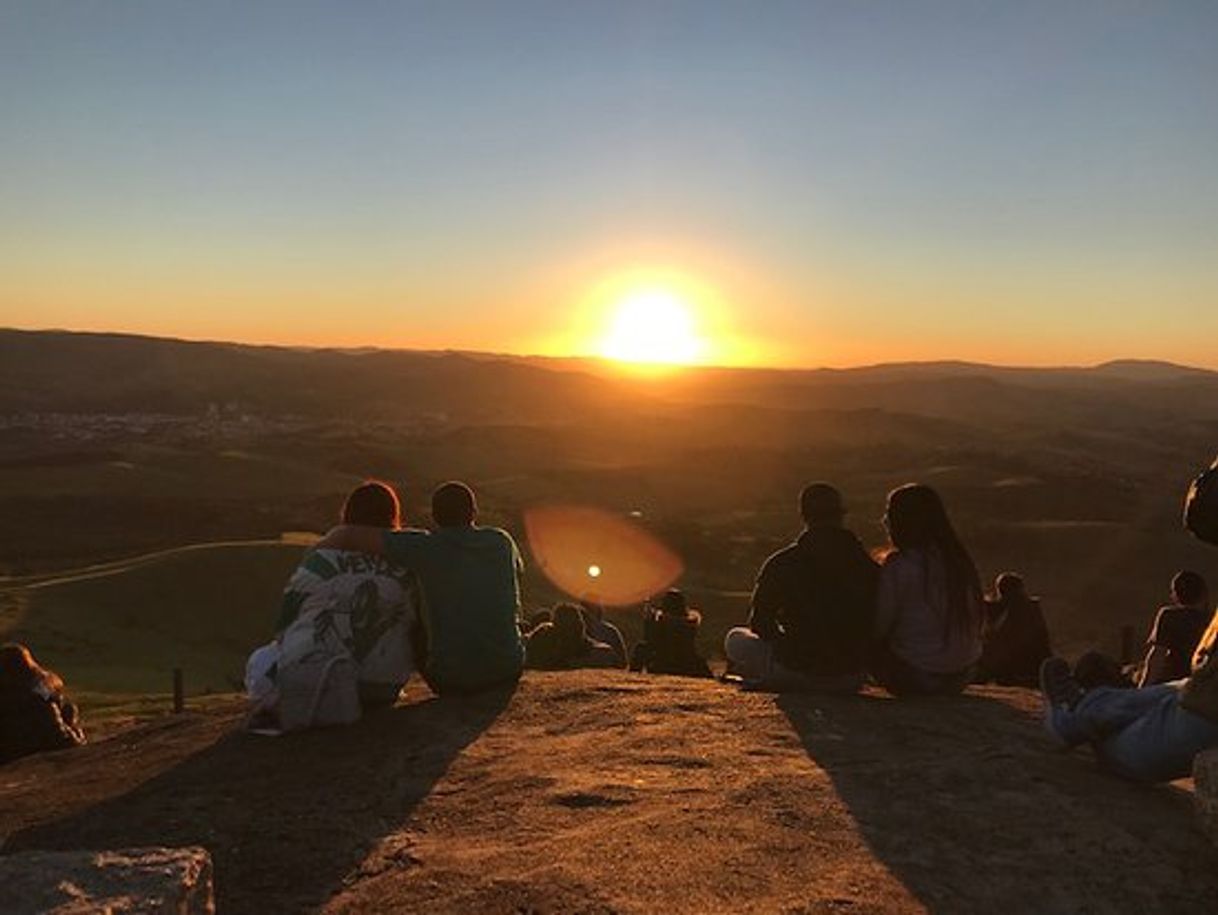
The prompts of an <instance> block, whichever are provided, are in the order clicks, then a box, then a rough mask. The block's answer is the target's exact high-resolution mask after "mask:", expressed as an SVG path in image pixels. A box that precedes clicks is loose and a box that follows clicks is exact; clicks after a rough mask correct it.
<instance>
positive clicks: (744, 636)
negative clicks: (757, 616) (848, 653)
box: [723, 626, 863, 692]
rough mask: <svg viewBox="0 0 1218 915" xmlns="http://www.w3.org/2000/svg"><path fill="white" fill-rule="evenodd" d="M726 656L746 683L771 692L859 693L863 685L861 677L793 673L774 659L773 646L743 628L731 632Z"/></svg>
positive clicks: (854, 675)
mask: <svg viewBox="0 0 1218 915" xmlns="http://www.w3.org/2000/svg"><path fill="white" fill-rule="evenodd" d="M723 653H724V654H725V655H726V656H727V659H728V661H729V662H730V663H731V665H732V668H733V669H734V670H735V671H736V673H738V674H740V676H741V677H742V678H743V679H745V680H748V681H753V682H755V683H760V684H762V685H763V686H765V687H768V688H771V689H776V690H827V691H832V692H857V691H858V689H859V688H860V687H861V686H862V685H863V677H862V674H861V673H849V674H836V675H825V676H815V675H811V674H805V673H803V672H801V671H798V670H791V669H790V668H789V667H786V666H785V665H784V664H782V663H781V662H780V661H778V660H777V659H776V658H775V657H774V643H773V642H767V641H766V640H765V639H763V638H762V637H761V636H759V635H758V634H757V633H755V632H754V631H753V630H752V629H747V628H745V627H743V626H737V627H736V628H734V629H730V630H728V633H727V636H726V637H725V638H724V639H723Z"/></svg>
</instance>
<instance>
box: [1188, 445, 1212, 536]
mask: <svg viewBox="0 0 1218 915" xmlns="http://www.w3.org/2000/svg"><path fill="white" fill-rule="evenodd" d="M1184 526H1185V527H1186V528H1188V530H1189V531H1191V532H1192V534H1193V536H1195V537H1196V538H1197V539H1198V540H1204V541H1205V542H1206V543H1212V544H1214V545H1215V546H1218V460H1215V461H1214V463H1213V464H1212V465H1211V466H1210V468H1209V470H1206V471H1204V472H1203V473H1201V475H1200V476H1198V477H1197V479H1195V480H1193V483H1192V485H1191V486H1190V487H1189V488H1188V495H1187V496H1185V498H1184Z"/></svg>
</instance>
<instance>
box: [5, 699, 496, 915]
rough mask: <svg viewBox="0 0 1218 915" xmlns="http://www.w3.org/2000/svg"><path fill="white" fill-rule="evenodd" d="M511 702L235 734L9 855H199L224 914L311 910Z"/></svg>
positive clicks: (56, 824) (474, 702) (37, 833)
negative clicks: (150, 851) (206, 857)
mask: <svg viewBox="0 0 1218 915" xmlns="http://www.w3.org/2000/svg"><path fill="white" fill-rule="evenodd" d="M513 693H514V688H510V689H506V690H503V691H497V692H492V693H486V694H482V695H479V696H472V697H461V698H428V699H425V700H423V701H419V702H415V703H412V704H407V705H399V706H396V707H394V708H392V709H386V710H384V711H379V712H375V713H373V714H370V715H367V716H365V717H364V718H363V719H361V720H360V721H359V722H357V723H355V724H353V725H351V726H349V727H345V728H331V729H325V730H317V731H307V732H303V733H299V734H293V735H290V736H287V737H282V738H278V739H273V738H266V737H259V736H254V735H250V734H247V733H244V732H239V731H236V732H231V733H228V734H226V735H224V736H222V737H221V738H220V739H219V740H217V741H216V742H215V743H213V744H212V745H210V746H208V747H207V748H206V749H204V750H202V751H200V752H198V753H196V754H194V755H193V756H190V757H188V758H187V759H185V760H183V761H181V762H180V763H178V764H177V765H175V766H173V767H172V768H170V769H167V770H165V771H164V772H162V773H160V774H159V775H156V776H155V777H153V778H152V779H150V780H149V781H147V782H145V783H143V784H141V785H139V786H138V787H136V788H134V789H133V790H131V791H129V792H127V793H126V794H123V795H120V796H118V797H114V798H110V799H108V800H105V801H102V802H100V803H98V804H95V805H94V806H91V807H89V808H86V809H84V810H82V811H79V812H76V813H73V814H70V815H68V816H66V817H63V818H61V819H58V820H54V821H50V822H45V823H41V824H38V825H36V826H32V827H29V828H26V829H23V830H21V831H20V832H18V833H16V834H15V835H13V836H11V837H10V838H9V841H8V842H7V843H6V844H5V848H4V851H5V853H8V852H13V851H18V850H24V849H112V848H130V847H138V846H184V845H200V846H203V847H204V848H206V849H207V850H208V851H209V852H210V853H211V855H212V859H213V862H214V867H215V890H216V904H217V910H218V911H220V912H225V913H244V912H248V913H262V912H290V911H307V910H315V909H317V908H318V907H320V906H321V905H322V904H323V903H324V902H325V901H326V900H327V899H329V898H330V897H331V896H332V895H333V894H334V892H335V891H336V890H337V889H339V888H340V887H341V886H342V884H343V881H344V878H345V877H347V876H348V875H349V874H351V873H352V872H353V871H354V870H355V869H357V868H358V867H359V865H360V864H361V862H363V861H364V859H365V858H366V857H367V855H368V853H369V851H370V850H371V849H372V848H373V846H374V845H375V844H376V843H377V841H378V840H380V839H382V838H383V837H385V836H388V835H390V834H392V833H394V832H395V831H397V830H399V829H400V828H401V827H402V826H403V825H404V824H405V823H406V821H407V820H408V818H409V817H410V815H411V813H412V812H413V811H414V810H415V808H416V807H417V806H418V805H419V803H420V802H421V801H423V799H424V798H426V797H427V796H428V794H429V793H430V792H431V790H432V788H433V787H434V786H435V784H436V783H437V781H439V780H440V779H441V778H442V777H443V776H444V774H445V772H447V771H448V769H449V767H450V766H451V765H452V763H453V761H454V760H455V759H456V758H457V756H458V755H459V754H460V753H461V751H462V750H463V749H464V748H465V747H466V746H468V745H469V744H470V743H472V742H473V741H474V740H476V739H477V738H478V736H479V735H480V734H482V733H483V732H484V731H485V730H486V729H487V728H488V727H489V726H490V725H491V723H492V722H493V721H494V720H495V719H496V718H497V717H498V716H499V715H500V713H502V712H503V710H504V709H505V708H506V707H507V705H508V703H509V702H510V700H511V697H512V695H513ZM406 863H407V864H409V859H408V857H407V859H406Z"/></svg>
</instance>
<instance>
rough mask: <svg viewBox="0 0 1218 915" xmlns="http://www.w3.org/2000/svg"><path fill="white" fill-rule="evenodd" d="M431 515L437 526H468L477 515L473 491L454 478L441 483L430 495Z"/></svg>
mask: <svg viewBox="0 0 1218 915" xmlns="http://www.w3.org/2000/svg"><path fill="white" fill-rule="evenodd" d="M431 517H432V518H433V519H434V520H435V522H436V524H437V525H438V526H439V527H468V526H469V525H471V524H473V523H474V519H475V518H476V517H478V503H477V501H476V500H475V499H474V491H473V490H472V489H470V488H469V487H468V486H466V485H465V484H464V483H460V482H458V481H456V480H452V481H450V482H448V483H442V484H440V486H438V487H437V488H436V491H435V492H434V493H432V495H431Z"/></svg>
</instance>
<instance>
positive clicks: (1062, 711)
mask: <svg viewBox="0 0 1218 915" xmlns="http://www.w3.org/2000/svg"><path fill="white" fill-rule="evenodd" d="M1191 667H1192V672H1191V674H1190V675H1189V676H1188V677H1187V678H1186V679H1183V680H1175V681H1172V682H1168V683H1158V684H1154V685H1151V686H1146V687H1144V688H1142V689H1121V688H1119V687H1108V686H1101V687H1097V688H1095V689H1090V690H1088V689H1085V688H1084V687H1083V686H1081V685H1080V684H1079V682H1078V681H1077V680H1076V679H1075V677H1074V676H1073V675H1072V674H1071V672H1070V665H1069V664H1068V663H1067V662H1066V661H1065V660H1064V659H1063V658H1057V657H1053V658H1049V659H1047V660H1046V661H1045V662H1044V664H1042V665H1041V669H1040V686H1041V692H1042V694H1043V696H1044V722H1045V729H1046V730H1047V731H1048V732H1049V734H1050V735H1051V736H1052V737H1053V738H1054V740H1056V741H1057V742H1058V743H1059V744H1060V745H1061V746H1062V747H1064V748H1071V747H1076V746H1079V745H1081V744H1084V743H1090V744H1091V746H1092V748H1093V749H1094V750H1095V753H1096V756H1097V758H1098V760H1099V763H1100V765H1101V766H1102V767H1103V768H1104V769H1106V770H1108V771H1110V772H1113V773H1115V774H1116V775H1120V776H1123V777H1125V778H1129V779H1133V780H1135V781H1142V782H1166V781H1172V780H1173V779H1177V778H1184V777H1186V776H1188V775H1189V774H1190V773H1191V772H1192V766H1193V757H1194V756H1196V755H1197V754H1198V753H1200V752H1201V751H1202V750H1208V749H1211V748H1214V747H1218V614H1215V615H1214V617H1213V618H1212V619H1211V621H1210V625H1209V628H1208V629H1207V630H1206V631H1205V633H1204V635H1203V636H1202V638H1201V640H1200V642H1199V644H1198V646H1197V651H1196V652H1195V653H1194V655H1193V658H1192V665H1191Z"/></svg>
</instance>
